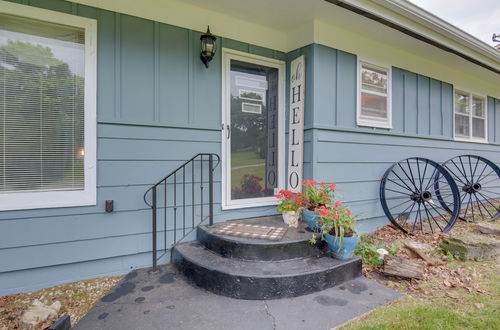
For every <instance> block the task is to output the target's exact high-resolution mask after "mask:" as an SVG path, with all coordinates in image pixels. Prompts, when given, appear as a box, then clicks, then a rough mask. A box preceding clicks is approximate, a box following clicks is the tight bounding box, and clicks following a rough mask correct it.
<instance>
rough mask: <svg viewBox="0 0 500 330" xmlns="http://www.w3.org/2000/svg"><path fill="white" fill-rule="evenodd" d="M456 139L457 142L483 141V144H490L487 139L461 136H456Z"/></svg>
mask: <svg viewBox="0 0 500 330" xmlns="http://www.w3.org/2000/svg"><path fill="white" fill-rule="evenodd" d="M454 140H455V141H457V142H469V143H481V144H488V143H489V142H488V140H486V139H467V138H460V137H455V138H454Z"/></svg>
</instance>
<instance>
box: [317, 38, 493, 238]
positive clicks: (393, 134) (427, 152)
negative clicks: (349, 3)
mask: <svg viewBox="0 0 500 330" xmlns="http://www.w3.org/2000/svg"><path fill="white" fill-rule="evenodd" d="M312 53H313V59H314V63H313V68H312V69H313V70H314V73H313V78H312V79H313V81H314V88H313V89H312V91H311V92H313V93H314V95H313V102H314V106H313V112H314V113H313V114H309V115H310V116H312V117H313V118H314V120H313V124H312V125H310V126H308V127H307V129H308V131H309V132H311V133H310V136H312V137H313V140H312V141H311V142H310V143H312V144H313V146H312V148H313V150H314V153H313V158H312V172H313V175H312V177H313V178H314V179H316V180H318V181H319V180H321V181H334V182H336V183H337V184H338V186H337V187H338V195H337V196H338V197H339V198H340V199H341V200H344V201H346V203H347V204H349V206H351V207H352V209H353V211H354V213H355V214H357V215H358V216H359V218H360V219H362V221H360V222H359V229H360V231H361V232H369V231H372V230H374V229H375V228H376V227H377V226H380V225H382V224H385V223H386V222H387V220H386V218H385V216H384V214H383V211H382V208H381V207H380V202H379V200H378V194H379V193H378V189H379V184H380V179H381V177H382V175H383V174H384V172H385V170H386V169H387V168H388V167H389V166H390V165H391V164H392V163H394V162H396V161H399V160H401V159H404V158H407V157H415V156H419V157H425V158H429V159H432V160H435V161H437V162H444V161H445V160H447V159H449V158H452V157H454V156H457V155H461V154H478V155H482V156H484V157H486V158H488V159H490V160H492V161H494V162H495V163H497V164H500V145H499V142H500V141H499V136H500V121H499V120H498V119H499V117H500V100H498V99H494V98H491V97H488V99H487V108H488V137H489V143H488V144H482V143H466V142H458V141H454V140H453V119H454V118H453V86H452V85H451V84H449V83H446V82H442V81H438V80H436V79H432V78H429V77H425V76H422V75H419V74H416V73H413V72H409V71H407V70H403V69H400V68H396V67H393V68H392V117H393V118H392V129H382V128H370V127H360V126H357V125H356V66H357V57H356V55H354V54H349V53H346V52H343V51H340V50H336V49H332V48H328V47H325V46H321V45H314V48H313V50H312Z"/></svg>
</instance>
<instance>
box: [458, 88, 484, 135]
mask: <svg viewBox="0 0 500 330" xmlns="http://www.w3.org/2000/svg"><path fill="white" fill-rule="evenodd" d="M455 138H456V139H457V140H470V141H477V142H485V141H486V98H485V97H482V96H478V95H475V94H473V93H469V92H464V91H461V90H455Z"/></svg>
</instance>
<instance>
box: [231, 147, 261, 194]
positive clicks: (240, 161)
mask: <svg viewBox="0 0 500 330" xmlns="http://www.w3.org/2000/svg"><path fill="white" fill-rule="evenodd" d="M265 162H266V161H265V159H262V158H260V157H259V155H258V154H256V153H255V152H253V151H241V152H233V153H232V155H231V166H232V167H233V168H234V167H238V166H245V165H257V164H263V163H265ZM245 174H250V175H256V176H259V177H261V178H262V179H264V178H265V176H266V167H265V165H262V166H252V167H243V168H239V169H232V170H231V186H233V187H234V186H240V184H241V179H242V178H243V176H244V175H245ZM264 184H265V182H264V180H262V183H261V185H262V186H263V185H264Z"/></svg>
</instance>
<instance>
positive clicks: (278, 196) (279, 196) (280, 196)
mask: <svg viewBox="0 0 500 330" xmlns="http://www.w3.org/2000/svg"><path fill="white" fill-rule="evenodd" d="M274 197H276V198H283V196H282V195H274Z"/></svg>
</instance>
